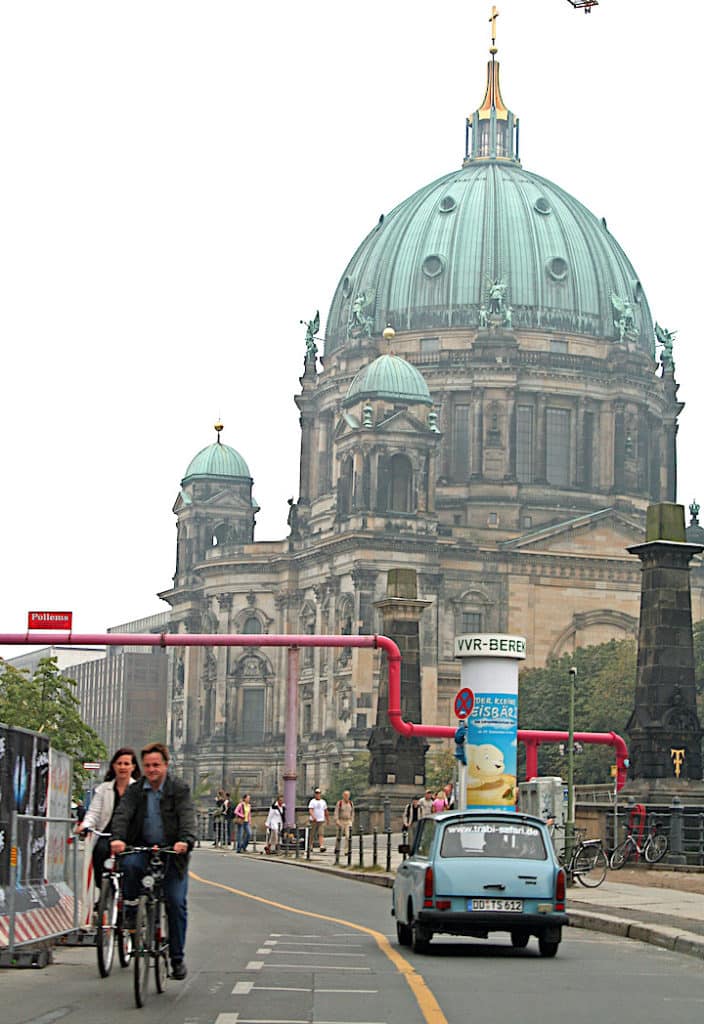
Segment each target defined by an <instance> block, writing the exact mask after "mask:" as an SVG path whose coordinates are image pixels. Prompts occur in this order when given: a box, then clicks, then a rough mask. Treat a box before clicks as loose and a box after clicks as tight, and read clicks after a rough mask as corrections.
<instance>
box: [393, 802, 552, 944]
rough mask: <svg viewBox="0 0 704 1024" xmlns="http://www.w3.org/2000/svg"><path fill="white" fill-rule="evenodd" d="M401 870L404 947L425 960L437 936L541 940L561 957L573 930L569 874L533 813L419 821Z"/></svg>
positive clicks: (463, 814)
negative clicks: (567, 929)
mask: <svg viewBox="0 0 704 1024" xmlns="http://www.w3.org/2000/svg"><path fill="white" fill-rule="evenodd" d="M399 850H400V852H402V853H408V854H409V856H408V858H407V859H406V860H404V861H403V863H402V864H401V865H400V866H399V868H398V871H397V872H396V878H395V880H394V887H393V905H392V908H391V913H392V914H393V916H394V917H395V918H396V932H397V935H398V941H399V943H400V945H402V946H411V947H412V949H413V951H414V952H416V953H423V952H425V951H426V950H427V948H428V943H429V942H430V940H431V939H432V937H433V935H436V934H439V933H444V934H449V935H468V936H471V937H474V938H480V939H486V938H488V936H489V933H490V932H508V934H509V935H510V937H511V944H512V945H513V946H515V947H516V948H518V949H521V948H523V947H524V946H527V945H528V941H529V939H530V937H531V936H532V935H534V936H536V938H537V939H538V947H539V949H540V952H541V954H542V956H555V954H556V953H557V948H558V946H559V944H560V940H561V938H562V928H563V926H564V925H566V924H568V917H567V914H566V913H565V892H566V878H565V871H564V869H563V868H562V867H560V864H559V862H558V860H557V858H556V856H555V852H554V850H553V846H552V842H551V840H550V835H549V833H548V830H547V827H546V825H545V823H544V822H543V821H541V820H540V819H539V818H534V817H532V816H531V815H528V814H512V813H506V812H496V811H488V812H487V811H445V812H443V813H441V814H433V815H431V816H430V817H428V818H422V819H421V820H420V821H419V822H418V826H417V828H416V833H415V837H414V839H413V843H412V845H411V846H410V847H408V846H400V847H399Z"/></svg>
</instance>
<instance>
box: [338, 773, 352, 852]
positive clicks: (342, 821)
mask: <svg viewBox="0 0 704 1024" xmlns="http://www.w3.org/2000/svg"><path fill="white" fill-rule="evenodd" d="M353 824H354V804H353V802H352V800H351V799H350V791H349V789H346V790H345V791H344V793H343V794H342V798H341V799H340V800H338V801H337V803H336V804H335V825H336V827H337V839H336V848H337V852H338V853H341V852H342V839H343V838H344V840H345V856H346V857H349V855H350V850H351V849H352V825H353Z"/></svg>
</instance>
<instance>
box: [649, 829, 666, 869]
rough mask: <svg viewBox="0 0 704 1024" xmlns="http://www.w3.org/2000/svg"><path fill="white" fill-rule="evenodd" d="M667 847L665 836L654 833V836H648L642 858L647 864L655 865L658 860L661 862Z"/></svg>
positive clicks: (660, 833)
mask: <svg viewBox="0 0 704 1024" xmlns="http://www.w3.org/2000/svg"><path fill="white" fill-rule="evenodd" d="M668 845H669V844H668V842H667V836H666V835H663V834H662V832H656V833H655V835H651V836H649V837H648V841H647V843H646V844H645V849H644V850H643V856H644V857H645V859H646V860H647V862H648V864H657V862H658V861H659V860H662V859H663V857H664V856H665V854H666V853H667V847H668Z"/></svg>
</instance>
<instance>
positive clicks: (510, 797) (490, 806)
mask: <svg viewBox="0 0 704 1024" xmlns="http://www.w3.org/2000/svg"><path fill="white" fill-rule="evenodd" d="M525 656H526V641H525V639H524V637H522V636H507V635H505V634H503V633H479V634H471V635H466V636H458V637H455V657H456V658H461V659H462V667H461V685H462V687H463V688H466V689H467V690H469V691H470V692H471V696H472V701H471V707H472V710H471V713H470V714H469V716H468V717H467V719H466V722H467V750H466V756H467V789H466V806H467V808H468V809H470V810H504V811H515V809H516V797H517V792H518V791H517V786H516V772H517V768H516V762H517V743H518V737H517V733H518V665H519V662H520V661H523V659H524V658H525ZM461 798H462V794H460V800H461Z"/></svg>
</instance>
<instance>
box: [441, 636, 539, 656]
mask: <svg viewBox="0 0 704 1024" xmlns="http://www.w3.org/2000/svg"><path fill="white" fill-rule="evenodd" d="M525 656H526V641H525V637H522V636H506V634H505V633H498V634H497V633H472V634H465V635H464V636H456V637H455V657H456V658H525Z"/></svg>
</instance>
